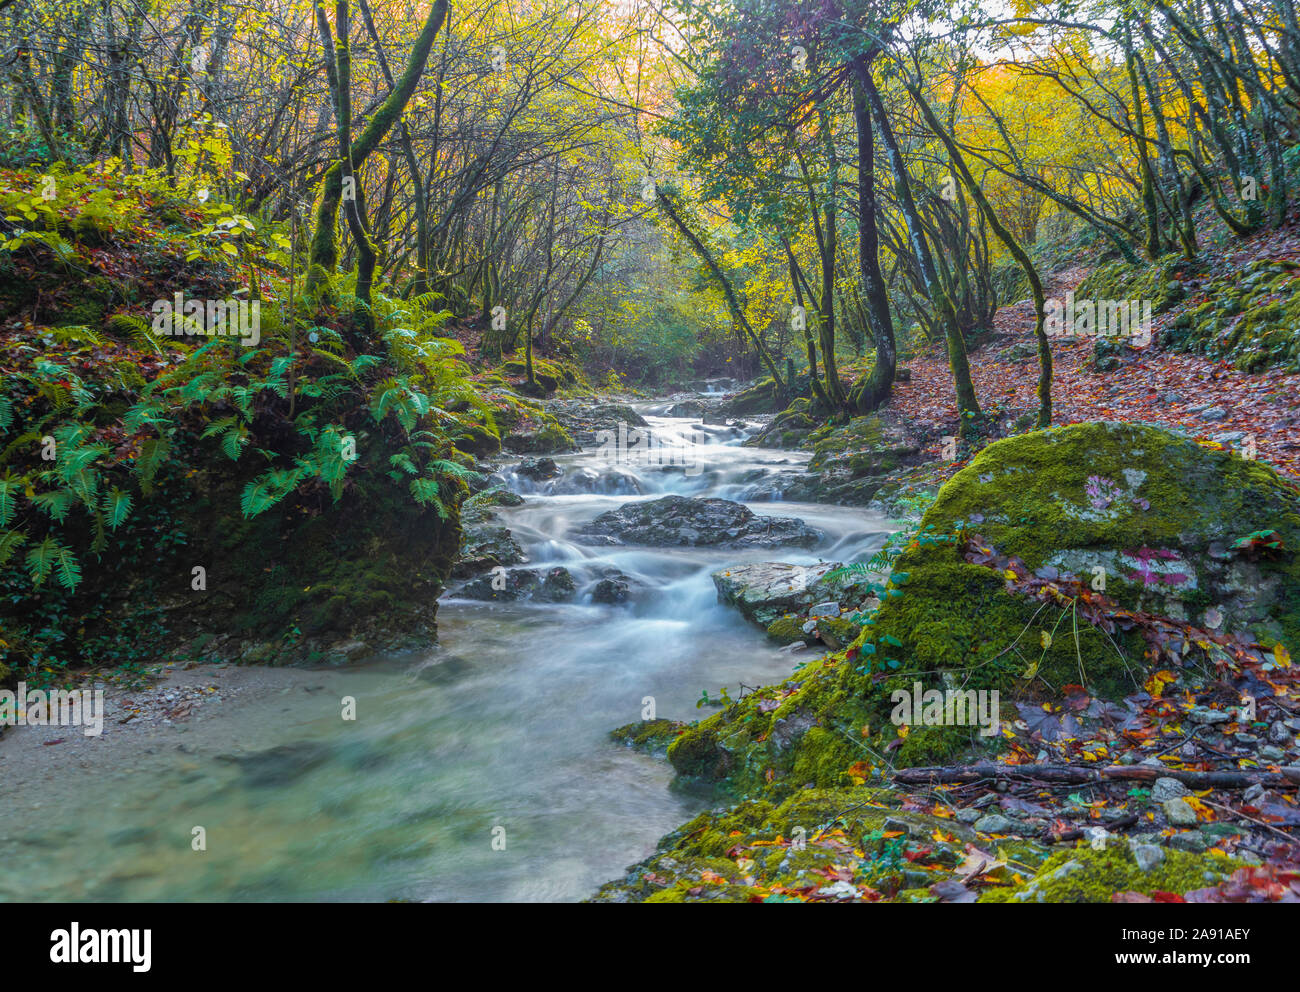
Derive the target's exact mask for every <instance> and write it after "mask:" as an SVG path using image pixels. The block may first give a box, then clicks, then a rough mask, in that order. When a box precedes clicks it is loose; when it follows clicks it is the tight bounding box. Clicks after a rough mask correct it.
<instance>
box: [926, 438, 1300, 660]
mask: <svg viewBox="0 0 1300 992" xmlns="http://www.w3.org/2000/svg"><path fill="white" fill-rule="evenodd" d="M924 525H931V526H933V527H934V528H935V529H936V530H937V531H940V532H950V531H953V530H954V529H956V528H957V527H959V526H961V527H965V528H967V529H969V530H970V531H972V532H978V533H979V534H980V535H981V536H982V537H984V538H985V539H986V540H987V541H988V542H989V543H991V544H992V545H993V546H994V547H995V548H996V549H997V550H998V551H1000V552H1002V553H1004V554H1008V555H1013V556H1015V557H1017V558H1019V559H1020V560H1021V561H1023V562H1024V563H1025V565H1026V566H1027V567H1028V568H1029V569H1031V570H1036V569H1046V568H1050V569H1055V570H1057V571H1059V572H1069V573H1073V574H1075V575H1078V576H1081V577H1088V578H1091V577H1093V576H1099V575H1100V573H1099V572H1098V570H1104V576H1105V581H1106V586H1105V592H1106V593H1107V595H1110V596H1113V597H1115V598H1117V599H1118V600H1119V601H1120V602H1121V603H1123V605H1125V606H1127V607H1130V608H1132V609H1135V610H1139V609H1140V610H1146V611H1148V612H1153V613H1158V614H1160V615H1168V616H1172V617H1174V618H1175V619H1186V620H1190V621H1192V622H1197V623H1204V624H1206V625H1207V626H1208V627H1209V628H1211V629H1213V628H1215V627H1216V626H1218V624H1215V623H1213V622H1210V621H1211V620H1213V619H1214V615H1211V616H1210V617H1209V618H1207V616H1206V614H1207V612H1208V611H1210V609H1211V608H1213V610H1214V611H1215V612H1216V614H1218V615H1221V616H1222V617H1223V619H1222V621H1221V628H1222V629H1223V630H1225V631H1228V632H1235V631H1240V632H1241V633H1243V634H1247V635H1251V636H1254V637H1256V638H1260V639H1264V640H1265V641H1266V643H1268V644H1272V643H1274V642H1275V641H1278V640H1282V641H1284V643H1286V644H1287V645H1288V646H1289V647H1291V648H1292V649H1295V648H1298V647H1300V558H1298V557H1297V552H1298V551H1300V496H1298V495H1297V491H1296V489H1295V488H1294V487H1293V486H1292V485H1290V484H1288V483H1287V482H1285V481H1284V480H1283V479H1282V478H1281V477H1280V476H1278V474H1277V473H1276V472H1275V471H1274V470H1273V469H1271V468H1269V467H1268V466H1266V465H1264V464H1261V463H1259V462H1256V461H1251V460H1247V459H1243V458H1242V457H1240V455H1238V454H1237V453H1235V452H1232V451H1227V450H1224V449H1222V448H1219V447H1217V446H1206V445H1202V444H1197V443H1195V442H1192V441H1190V440H1188V439H1186V438H1184V437H1181V436H1179V435H1176V434H1171V433H1169V432H1167V431H1163V430H1160V429H1158V428H1154V427H1147V426H1142V425H1133V424H1118V423H1104V422H1103V423H1097V424H1078V425H1073V426H1070V427H1060V428H1053V429H1050V430H1046V431H1035V432H1033V433H1030V434H1026V435H1022V436H1020V437H1015V438H1009V439H1007V440H1004V441H999V442H997V443H995V444H992V445H989V447H987V448H985V449H984V450H983V451H982V452H981V453H980V454H979V455H978V456H977V457H976V458H975V459H974V460H973V461H972V462H971V464H970V465H968V466H967V467H966V468H964V469H962V471H960V472H958V473H957V475H955V476H954V477H953V478H952V480H951V481H950V482H949V483H948V484H947V485H946V486H944V487H943V489H942V490H941V491H940V493H939V496H938V499H936V501H935V503H934V505H933V506H932V507H931V508H930V510H929V511H928V512H927V514H926V516H925V519H924V521H923V526H924ZM1261 532H1274V533H1276V534H1277V535H1278V538H1279V539H1280V544H1281V547H1280V548H1278V549H1275V550H1271V551H1269V552H1267V553H1264V554H1256V553H1254V552H1253V551H1251V550H1249V549H1242V548H1238V547H1234V545H1236V544H1237V542H1238V541H1240V540H1242V539H1244V538H1247V537H1248V536H1249V535H1251V534H1256V533H1261ZM948 562H949V565H950V566H951V565H953V564H955V562H956V559H955V557H953V556H948Z"/></svg>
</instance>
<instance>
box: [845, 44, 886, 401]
mask: <svg viewBox="0 0 1300 992" xmlns="http://www.w3.org/2000/svg"><path fill="white" fill-rule="evenodd" d="M851 67H852V71H853V77H854V80H853V122H854V124H855V125H856V127H857V138H858V276H859V279H860V280H861V282H862V288H863V291H864V293H865V295H866V298H867V321H868V323H869V324H870V326H871V336H872V338H873V339H874V340H875V345H876V362H875V364H874V365H873V366H872V367H871V372H870V373H869V374H867V375H864V376H863V377H862V378H861V379H859V380H858V381H857V382H856V383H855V384H854V386H853V391H852V393H851V394H850V400H851V402H852V404H853V408H854V410H855V412H857V413H869V412H870V411H872V410H874V409H876V408H877V407H879V406H881V405H883V404H884V403H885V402H886V401H887V400H888V399H889V397H890V394H891V393H892V392H893V388H894V374H895V372H896V371H897V367H898V352H897V346H896V345H895V343H894V321H893V318H892V317H891V316H890V313H889V295H888V293H887V292H886V290H885V278H884V274H883V273H882V272H881V271H880V235H879V232H878V231H877V229H876V224H877V222H878V218H877V209H878V208H877V205H876V190H875V183H876V165H875V155H876V148H875V137H874V135H873V134H872V131H871V114H870V112H869V111H868V108H867V97H866V92H865V87H866V85H867V82H868V81H869V80H868V76H869V75H870V73H871V57H870V56H869V55H868V54H867V53H865V52H864V53H861V54H859V55H856V56H854V58H853V61H852V63H851Z"/></svg>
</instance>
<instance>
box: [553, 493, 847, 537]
mask: <svg viewBox="0 0 1300 992" xmlns="http://www.w3.org/2000/svg"><path fill="white" fill-rule="evenodd" d="M577 535H578V536H580V537H588V538H602V537H603V538H607V539H610V540H611V543H618V544H644V545H649V546H653V547H706V546H707V547H716V548H775V547H783V546H794V547H805V548H807V547H812V546H813V545H815V544H817V543H819V542H820V541H821V540H822V538H823V534H822V532H821V531H819V530H816V529H814V528H812V527H809V526H808V525H807V524H805V523H804V522H803V521H802V520H797V519H795V518H793V517H765V516H759V515H758V514H756V513H754V512H753V511H752V510H750V509H749V508H748V507H745V506H742V505H741V504H739V503H732V502H730V501H729V500H725V499H692V498H690V497H687V496H675V495H674V496H665V497H663V498H662V499H656V500H651V501H649V502H645V503H628V504H626V505H624V506H620V507H618V508H617V509H614V510H609V511H607V512H605V513H602V514H601V515H600V516H598V517H596V519H594V520H592V521H590V522H589V523H587V524H585V525H584V526H582V527H581V528H579V529H578V530H577Z"/></svg>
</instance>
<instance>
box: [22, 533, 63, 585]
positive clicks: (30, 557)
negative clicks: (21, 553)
mask: <svg viewBox="0 0 1300 992" xmlns="http://www.w3.org/2000/svg"><path fill="white" fill-rule="evenodd" d="M58 555H59V542H58V541H56V540H54V538H52V537H47V538H46V539H45V540H43V541H42V542H41V543H40V544H38V545H36V546H35V547H34V548H31V549H30V550H29V551H28V552H27V572H28V574H29V575H30V576H31V579H32V585H36V586H39V585H41V584H42V583H44V582H45V580H46V579H48V578H49V577H50V572H51V571H52V570H53V569H54V563H55V561H57V560H58Z"/></svg>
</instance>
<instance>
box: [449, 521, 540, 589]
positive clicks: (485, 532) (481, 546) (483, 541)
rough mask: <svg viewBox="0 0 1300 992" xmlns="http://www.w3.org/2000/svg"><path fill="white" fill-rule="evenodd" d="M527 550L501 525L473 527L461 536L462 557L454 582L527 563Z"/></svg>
mask: <svg viewBox="0 0 1300 992" xmlns="http://www.w3.org/2000/svg"><path fill="white" fill-rule="evenodd" d="M527 560H528V559H527V557H526V556H525V555H524V549H523V548H522V547H520V546H519V542H518V541H516V540H515V539H514V537H513V536H512V535H511V533H510V528H508V527H503V526H500V525H499V524H480V523H470V524H466V525H464V526H462V528H461V532H460V556H459V557H458V558H457V559H456V563H455V565H453V566H452V570H451V574H452V577H453V578H457V579H468V578H472V577H473V576H475V575H480V574H482V573H483V572H486V571H489V570H490V569H493V568H496V567H497V566H498V565H501V566H507V565H519V564H522V563H523V562H525V561H527Z"/></svg>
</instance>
